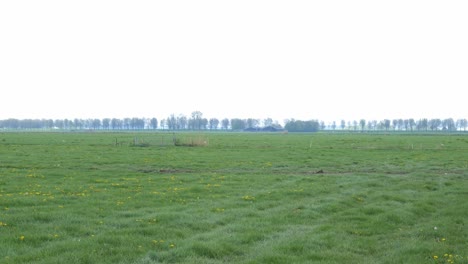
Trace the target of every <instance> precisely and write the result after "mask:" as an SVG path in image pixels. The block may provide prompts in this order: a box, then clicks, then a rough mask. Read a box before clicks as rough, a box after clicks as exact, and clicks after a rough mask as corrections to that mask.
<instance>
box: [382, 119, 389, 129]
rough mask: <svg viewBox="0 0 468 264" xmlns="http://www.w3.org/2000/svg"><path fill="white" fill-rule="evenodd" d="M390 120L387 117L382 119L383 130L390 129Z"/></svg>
mask: <svg viewBox="0 0 468 264" xmlns="http://www.w3.org/2000/svg"><path fill="white" fill-rule="evenodd" d="M390 122H391V121H390V120H388V119H384V120H383V125H384V127H385V130H387V131H388V130H389V129H390Z"/></svg>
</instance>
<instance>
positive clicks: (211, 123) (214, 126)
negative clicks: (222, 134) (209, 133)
mask: <svg viewBox="0 0 468 264" xmlns="http://www.w3.org/2000/svg"><path fill="white" fill-rule="evenodd" d="M208 122H209V127H210V130H213V129H218V125H219V120H218V119H217V118H210V120H209V121H208Z"/></svg>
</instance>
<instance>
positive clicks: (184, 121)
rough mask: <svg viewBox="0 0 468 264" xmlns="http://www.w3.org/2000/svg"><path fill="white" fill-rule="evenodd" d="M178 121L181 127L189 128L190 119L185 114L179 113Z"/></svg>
mask: <svg viewBox="0 0 468 264" xmlns="http://www.w3.org/2000/svg"><path fill="white" fill-rule="evenodd" d="M177 123H178V124H179V129H187V126H188V120H187V117H186V116H184V115H179V116H178V117H177Z"/></svg>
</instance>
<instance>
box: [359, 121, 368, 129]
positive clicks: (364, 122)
mask: <svg viewBox="0 0 468 264" xmlns="http://www.w3.org/2000/svg"><path fill="white" fill-rule="evenodd" d="M359 125H360V126H361V131H364V128H365V127H366V120H365V119H361V120H359Z"/></svg>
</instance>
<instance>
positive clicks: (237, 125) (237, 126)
mask: <svg viewBox="0 0 468 264" xmlns="http://www.w3.org/2000/svg"><path fill="white" fill-rule="evenodd" d="M245 126H246V123H245V121H244V120H242V119H240V118H233V119H231V129H232V130H242V129H245Z"/></svg>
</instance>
